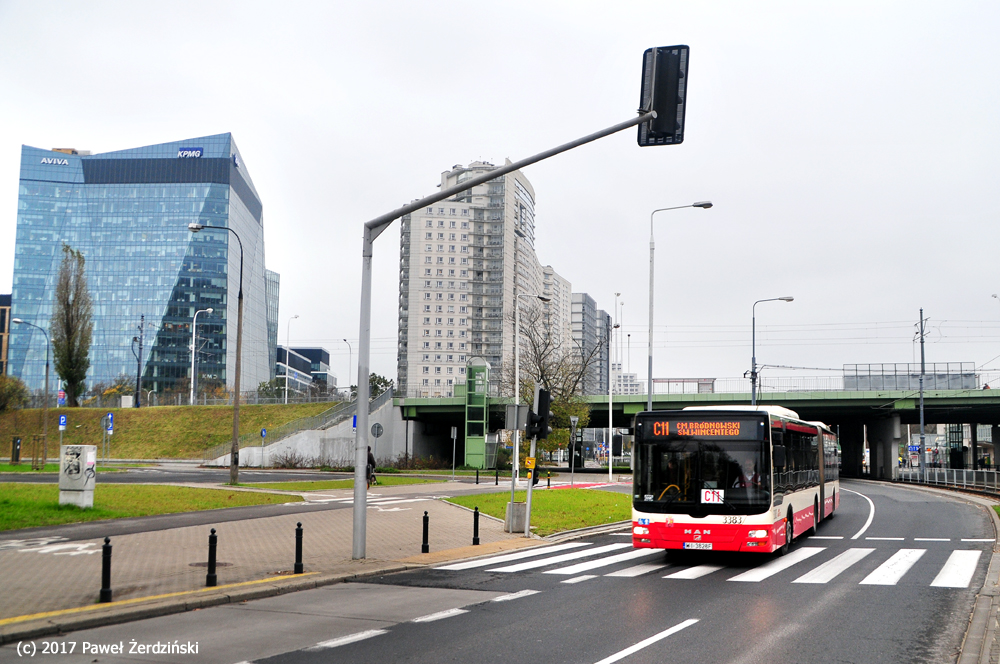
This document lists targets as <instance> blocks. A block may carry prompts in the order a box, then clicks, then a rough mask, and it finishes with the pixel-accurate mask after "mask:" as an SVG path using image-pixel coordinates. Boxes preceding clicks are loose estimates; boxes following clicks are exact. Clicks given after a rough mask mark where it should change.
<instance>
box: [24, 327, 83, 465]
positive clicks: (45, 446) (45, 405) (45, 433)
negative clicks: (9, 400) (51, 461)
mask: <svg viewBox="0 0 1000 664" xmlns="http://www.w3.org/2000/svg"><path fill="white" fill-rule="evenodd" d="M10 322H12V323H14V324H16V325H27V326H29V327H33V328H35V329H36V330H39V331H40V332H41V333H42V334H44V335H45V397H44V398H43V399H42V468H44V467H45V462H46V461H47V460H48V458H49V333H48V332H46V331H45V330H44V329H42V328H41V327H39V326H37V325H35V324H34V323H29V322H28V321H26V320H21V319H20V318H12V319H11V320H10ZM74 398H76V397H74Z"/></svg>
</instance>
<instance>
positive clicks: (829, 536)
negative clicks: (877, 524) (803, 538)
mask: <svg viewBox="0 0 1000 664" xmlns="http://www.w3.org/2000/svg"><path fill="white" fill-rule="evenodd" d="M809 539H828V540H841V539H844V536H843V535H810V536H809ZM868 539H871V538H870V537H869V538H868Z"/></svg>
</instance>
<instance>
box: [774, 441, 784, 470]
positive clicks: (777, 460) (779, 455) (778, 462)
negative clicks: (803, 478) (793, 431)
mask: <svg viewBox="0 0 1000 664" xmlns="http://www.w3.org/2000/svg"><path fill="white" fill-rule="evenodd" d="M774 467H775V468H779V467H780V468H784V467H785V446H784V445H775V446H774Z"/></svg>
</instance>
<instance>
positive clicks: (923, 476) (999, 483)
mask: <svg viewBox="0 0 1000 664" xmlns="http://www.w3.org/2000/svg"><path fill="white" fill-rule="evenodd" d="M894 474H895V475H896V477H895V480H896V481H897V482H906V483H908V484H926V485H929V486H948V487H954V488H957V489H973V490H976V491H987V492H990V493H1000V472H998V471H996V470H966V469H960V468H924V469H923V470H909V469H903V468H896V469H895V473H894Z"/></svg>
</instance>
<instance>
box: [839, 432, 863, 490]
mask: <svg viewBox="0 0 1000 664" xmlns="http://www.w3.org/2000/svg"><path fill="white" fill-rule="evenodd" d="M837 428H838V429H839V432H840V462H841V472H842V473H843V474H844V475H846V476H847V477H860V476H861V464H862V462H863V461H864V455H865V426H864V424H863V423H861V422H855V421H848V422H844V423H841V424H839V425H837Z"/></svg>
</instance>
